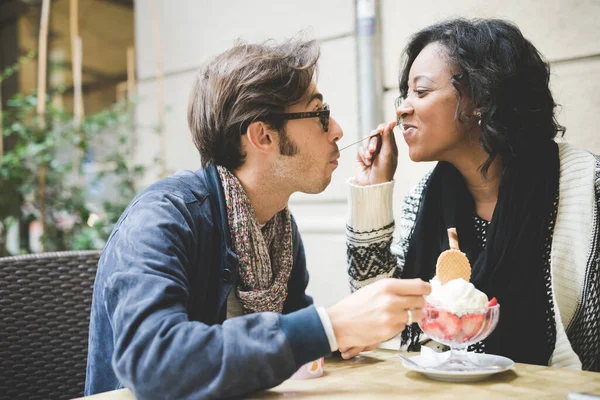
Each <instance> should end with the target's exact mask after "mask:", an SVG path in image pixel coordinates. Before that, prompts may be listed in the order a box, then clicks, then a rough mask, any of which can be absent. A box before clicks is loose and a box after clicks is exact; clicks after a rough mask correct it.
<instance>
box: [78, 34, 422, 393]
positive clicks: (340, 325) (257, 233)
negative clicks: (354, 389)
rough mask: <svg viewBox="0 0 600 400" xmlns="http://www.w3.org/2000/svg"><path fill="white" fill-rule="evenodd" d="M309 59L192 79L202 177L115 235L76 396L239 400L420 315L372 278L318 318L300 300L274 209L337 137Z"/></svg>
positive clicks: (287, 224) (250, 61)
mask: <svg viewBox="0 0 600 400" xmlns="http://www.w3.org/2000/svg"><path fill="white" fill-rule="evenodd" d="M318 58H319V47H318V45H317V44H316V43H315V42H314V41H297V40H292V41H288V42H285V43H282V44H276V43H273V42H267V43H265V44H261V45H248V44H239V45H237V46H235V47H234V48H232V49H230V50H228V51H226V52H225V53H222V54H221V55H219V56H217V57H216V58H215V59H214V60H212V61H211V62H209V63H208V64H207V65H206V66H205V67H204V68H203V69H202V70H201V71H200V72H199V74H198V76H197V78H196V81H195V83H194V84H193V87H192V90H191V94H190V99H189V109H188V123H189V126H190V130H191V133H192V138H193V140H194V143H195V145H196V147H197V148H198V150H199V153H200V156H201V160H202V165H203V167H202V168H201V169H199V170H198V171H196V172H189V171H188V172H183V173H178V174H176V175H174V176H172V177H168V178H166V179H163V180H161V181H159V182H157V183H155V184H153V185H151V186H150V187H149V188H147V189H146V190H144V191H143V192H142V193H140V194H139V195H138V196H137V197H136V198H135V199H134V200H133V201H132V203H131V204H130V205H129V207H128V208H127V210H125V212H124V213H123V215H122V216H121V218H120V220H119V221H118V223H117V224H116V226H115V229H114V231H113V233H112V234H111V237H110V239H109V241H108V243H107V245H106V247H105V249H104V251H103V253H102V257H101V259H100V262H99V265H98V273H97V277H96V282H95V286H94V296H93V304H92V313H91V320H90V340H89V354H88V369H87V378H86V391H85V394H86V395H89V394H93V393H98V392H103V391H108V390H114V389H117V388H120V387H128V388H130V389H131V390H132V391H133V393H134V395H135V396H136V398H144V399H151V398H157V399H183V398H208V397H211V398H213V397H214V398H221V397H238V396H242V395H244V394H248V393H251V392H253V391H256V390H260V389H265V388H269V387H273V386H275V385H277V384H279V383H281V382H282V381H283V380H285V379H287V378H289V377H290V376H291V375H292V374H293V373H294V372H295V371H296V370H297V369H298V368H299V367H300V366H301V365H303V364H305V363H307V362H309V361H311V360H315V359H318V358H319V357H323V356H325V355H327V354H329V353H331V352H332V351H336V350H338V349H339V350H340V351H341V352H342V355H343V356H344V357H345V358H347V357H350V356H352V355H354V354H356V353H357V352H359V351H361V350H363V349H365V348H366V349H369V348H372V347H374V346H375V345H377V344H378V343H380V342H381V341H383V340H386V339H388V338H390V337H392V336H394V335H396V334H397V333H398V332H399V331H401V330H402V329H403V328H404V327H405V325H406V324H407V323H410V322H411V321H410V319H411V318H415V320H416V318H418V315H419V310H420V308H421V307H422V306H423V303H424V301H423V295H424V294H427V293H428V292H429V285H428V284H427V283H424V282H422V281H420V280H410V281H402V280H397V279H384V280H381V281H379V282H376V283H374V284H372V285H369V286H368V287H366V288H365V289H364V290H359V291H357V292H355V293H354V294H352V295H351V296H349V297H347V298H345V299H343V300H341V301H340V302H338V303H337V304H335V305H333V306H331V307H329V308H327V309H325V308H315V307H314V306H312V299H311V298H310V297H309V296H307V295H306V293H305V289H306V286H307V283H308V272H307V269H306V261H305V256H304V249H303V246H302V240H301V238H300V234H299V233H298V228H297V226H296V223H295V222H294V219H293V217H292V215H291V214H290V212H289V210H288V208H287V203H288V200H289V197H290V195H291V194H292V193H294V192H297V191H300V192H305V193H319V192H321V191H323V190H324V189H325V188H326V187H327V185H328V184H329V182H330V181H331V175H332V173H333V171H334V170H335V169H336V167H337V159H338V157H339V150H338V147H337V141H338V140H339V139H340V138H341V137H342V135H343V133H342V130H341V128H340V126H339V125H338V124H337V122H336V121H335V120H334V119H333V118H330V115H329V113H330V111H329V108H328V106H327V105H326V104H325V103H323V96H322V95H321V94H320V93H319V91H318V90H317V88H316V85H315V83H314V73H315V69H316V64H317V60H318ZM342 284H343V283H342ZM411 312H412V314H411Z"/></svg>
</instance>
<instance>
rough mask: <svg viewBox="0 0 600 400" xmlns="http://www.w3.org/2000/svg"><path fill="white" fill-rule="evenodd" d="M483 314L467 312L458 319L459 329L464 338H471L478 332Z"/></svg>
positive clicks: (483, 317)
mask: <svg viewBox="0 0 600 400" xmlns="http://www.w3.org/2000/svg"><path fill="white" fill-rule="evenodd" d="M484 319H485V315H484V314H467V315H465V316H463V317H462V318H461V319H460V324H461V329H462V331H463V333H464V338H465V339H467V340H468V339H471V338H473V337H474V336H475V335H477V334H478V333H479V331H480V330H481V326H482V325H483V321H484Z"/></svg>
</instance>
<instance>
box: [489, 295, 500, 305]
mask: <svg viewBox="0 0 600 400" xmlns="http://www.w3.org/2000/svg"><path fill="white" fill-rule="evenodd" d="M496 304H498V300H497V299H496V298H495V297H492V299H491V300H490V302H489V303H488V307H494V306H495V305H496Z"/></svg>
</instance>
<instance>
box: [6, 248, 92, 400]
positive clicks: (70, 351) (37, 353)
mask: <svg viewBox="0 0 600 400" xmlns="http://www.w3.org/2000/svg"><path fill="white" fill-rule="evenodd" d="M99 258H100V252H99V251H81V252H75V251H72V252H71V251H69V252H62V253H44V254H32V255H26V256H18V257H6V258H0V399H62V398H65V399H67V398H73V397H81V396H83V388H84V384H85V372H86V360H87V343H88V324H89V319H90V306H91V302H92V287H93V284H94V278H95V276H96V267H97V264H98V259H99Z"/></svg>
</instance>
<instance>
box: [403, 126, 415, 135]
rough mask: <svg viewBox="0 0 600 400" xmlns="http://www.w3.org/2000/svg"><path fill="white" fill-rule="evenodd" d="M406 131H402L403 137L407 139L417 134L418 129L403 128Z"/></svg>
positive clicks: (412, 127)
mask: <svg viewBox="0 0 600 400" xmlns="http://www.w3.org/2000/svg"><path fill="white" fill-rule="evenodd" d="M403 128H404V130H403V131H402V135H403V136H404V137H405V138H406V137H409V136H412V135H414V134H415V133H416V132H417V128H416V127H414V126H403Z"/></svg>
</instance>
